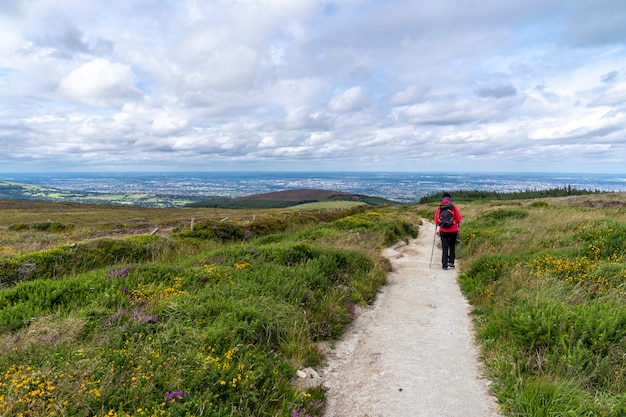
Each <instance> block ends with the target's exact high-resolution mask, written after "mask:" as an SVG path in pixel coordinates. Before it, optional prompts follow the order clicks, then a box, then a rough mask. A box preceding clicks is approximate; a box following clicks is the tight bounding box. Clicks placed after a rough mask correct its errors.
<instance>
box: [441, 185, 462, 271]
mask: <svg viewBox="0 0 626 417" xmlns="http://www.w3.org/2000/svg"><path fill="white" fill-rule="evenodd" d="M461 220H463V218H462V217H461V212H459V209H458V208H457V207H456V206H455V205H453V204H452V197H451V196H450V193H447V192H446V193H443V196H442V198H441V203H440V204H439V207H437V211H436V213H435V224H436V225H437V226H439V236H440V237H441V265H442V267H443V269H448V268H454V259H455V257H456V240H457V237H458V235H459V224H460V223H461Z"/></svg>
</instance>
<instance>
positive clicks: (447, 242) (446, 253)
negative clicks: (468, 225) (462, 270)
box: [439, 230, 458, 266]
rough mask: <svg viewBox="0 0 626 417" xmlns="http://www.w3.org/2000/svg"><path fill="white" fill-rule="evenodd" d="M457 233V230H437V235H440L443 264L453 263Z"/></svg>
mask: <svg viewBox="0 0 626 417" xmlns="http://www.w3.org/2000/svg"><path fill="white" fill-rule="evenodd" d="M457 235H458V232H442V231H441V230H440V231H439V236H441V264H442V265H443V266H448V265H454V258H455V257H456V256H455V255H456V253H455V247H456V238H457Z"/></svg>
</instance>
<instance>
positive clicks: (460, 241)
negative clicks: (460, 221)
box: [457, 225, 463, 259]
mask: <svg viewBox="0 0 626 417" xmlns="http://www.w3.org/2000/svg"><path fill="white" fill-rule="evenodd" d="M457 236H458V237H459V259H463V239H461V225H459V233H458V235H457Z"/></svg>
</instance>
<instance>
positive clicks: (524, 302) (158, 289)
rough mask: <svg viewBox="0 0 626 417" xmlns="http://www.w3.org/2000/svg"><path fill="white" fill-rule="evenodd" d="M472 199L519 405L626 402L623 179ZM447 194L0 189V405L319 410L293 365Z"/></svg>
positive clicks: (509, 395) (568, 411)
mask: <svg viewBox="0 0 626 417" xmlns="http://www.w3.org/2000/svg"><path fill="white" fill-rule="evenodd" d="M458 206H459V208H460V210H461V212H462V213H463V216H464V218H465V221H464V222H463V225H462V242H463V245H462V252H463V259H462V261H461V265H460V266H461V268H460V277H459V282H460V284H461V287H462V290H463V292H464V294H465V295H466V296H467V297H468V299H469V300H470V302H471V304H472V307H473V318H474V321H475V327H476V333H477V340H478V343H479V344H480V345H481V346H482V350H483V352H482V353H483V357H484V362H485V370H486V372H487V374H488V376H489V378H490V379H491V380H492V381H493V384H492V389H493V392H494V394H495V395H496V397H497V398H498V400H499V402H500V404H501V406H502V410H503V414H504V415H508V416H521V415H532V416H555V415H576V416H579V415H583V416H620V415H626V406H625V405H624V404H626V359H625V358H626V356H625V355H624V352H626V306H625V301H626V298H625V297H626V268H625V261H626V249H625V246H624V242H625V241H626V213H625V211H624V208H625V207H626V196H625V195H624V194H616V193H609V194H594V195H588V196H573V197H559V198H552V197H549V196H548V197H545V198H542V199H529V200H500V199H499V200H497V201H492V200H480V201H468V202H459V203H458ZM435 208H436V205H434V203H427V204H419V205H415V206H394V207H370V206H358V207H352V208H344V209H339V210H324V209H314V210H308V211H296V210H287V209H272V210H220V209H147V208H135V207H119V206H105V205H81V204H74V203H67V204H65V203H36V202H16V201H4V202H0V249H1V251H0V285H1V286H2V287H1V288H2V289H1V290H0V349H1V352H2V353H1V355H0V415H6V416H9V415H15V416H18V415H23V416H27V415H31V416H41V415H50V416H51V415H57V416H60V415H67V416H70V415H71V416H159V415H167V416H292V417H306V416H321V415H323V409H324V401H325V395H324V391H323V389H321V388H320V387H313V388H307V387H302V386H299V385H297V384H294V379H293V377H294V375H295V372H296V370H298V369H302V368H304V367H308V366H311V367H319V366H321V365H322V364H323V362H324V358H323V356H322V355H321V353H320V350H319V349H318V348H317V344H318V342H320V341H328V340H330V341H332V340H334V339H336V338H339V337H341V334H342V332H343V330H344V329H345V326H347V324H348V323H350V321H351V320H352V318H353V313H354V309H355V308H356V306H358V305H366V304H369V303H371V302H372V301H373V300H374V298H375V297H376V293H377V291H378V289H379V288H380V286H381V285H384V283H385V274H386V272H387V270H388V265H387V263H386V262H385V261H384V260H383V259H382V258H381V257H380V250H381V249H382V248H383V247H385V246H388V245H390V244H392V243H394V242H396V241H397V240H400V239H408V238H410V237H412V236H416V233H417V229H416V226H417V225H418V224H419V223H420V221H421V217H425V218H431V217H432V216H433V213H434V210H435ZM192 219H193V221H192ZM192 225H193V227H192Z"/></svg>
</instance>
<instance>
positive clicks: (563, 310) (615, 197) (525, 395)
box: [458, 194, 626, 416]
mask: <svg viewBox="0 0 626 417" xmlns="http://www.w3.org/2000/svg"><path fill="white" fill-rule="evenodd" d="M625 204H626V200H625V196H624V195H623V194H606V195H593V196H579V197H564V198H560V199H554V198H551V199H543V200H529V201H521V200H517V201H505V202H497V203H494V202H492V203H490V204H484V203H477V202H468V203H459V204H458V205H459V207H460V209H461V211H462V212H463V215H464V218H465V219H466V221H465V222H464V224H463V228H462V237H463V242H464V248H463V255H464V257H465V259H464V262H463V268H462V271H461V275H460V284H461V287H462V289H463V291H464V293H465V295H466V296H467V297H468V299H469V300H470V302H471V304H472V306H473V317H474V320H475V323H476V331H477V337H478V339H479V340H480V342H481V343H482V344H483V355H484V358H485V365H486V369H487V372H488V374H489V377H490V378H491V379H492V380H493V381H494V385H493V386H492V387H493V391H494V394H495V395H496V396H497V398H498V400H499V401H500V403H501V404H502V407H503V412H504V414H505V415H510V416H521V415H524V416H526V415H532V416H553V415H564V416H567V415H572V416H574V415H576V416H621V415H626V405H625V404H626V359H625V358H626V357H625V356H624V352H625V351H626V267H625V262H626V247H625V246H624V242H625V241H626V239H625V238H626V213H625V212H624V210H623V207H624V205H625Z"/></svg>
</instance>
